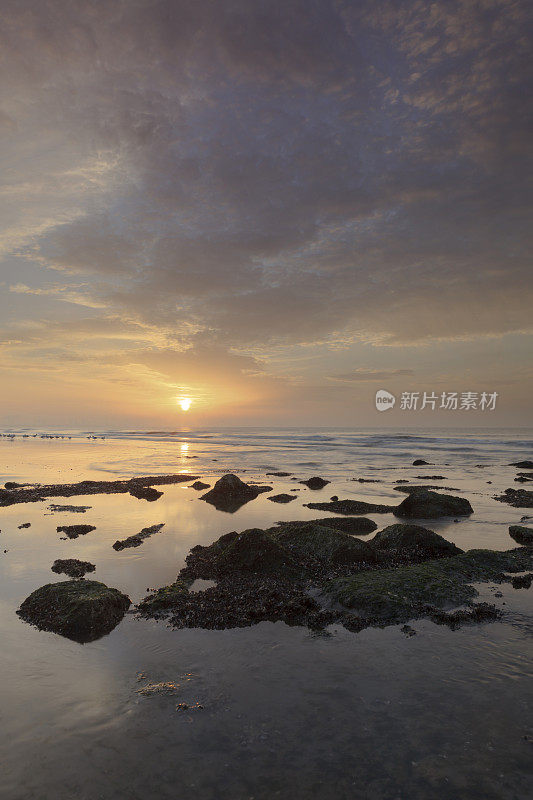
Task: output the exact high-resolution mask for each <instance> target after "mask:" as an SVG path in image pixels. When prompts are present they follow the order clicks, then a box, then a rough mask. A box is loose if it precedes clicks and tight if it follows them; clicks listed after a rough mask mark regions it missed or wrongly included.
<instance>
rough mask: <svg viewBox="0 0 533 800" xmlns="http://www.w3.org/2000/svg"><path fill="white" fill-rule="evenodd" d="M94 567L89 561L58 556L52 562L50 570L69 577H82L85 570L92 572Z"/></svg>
mask: <svg viewBox="0 0 533 800" xmlns="http://www.w3.org/2000/svg"><path fill="white" fill-rule="evenodd" d="M95 569H96V567H95V565H94V564H91V562H90V561H79V560H78V559H77V558H58V559H56V560H55V561H54V563H53V564H52V572H57V574H58V575H60V574H61V573H63V574H64V575H68V576H69V578H83V576H84V575H85V574H86V573H87V572H94V571H95Z"/></svg>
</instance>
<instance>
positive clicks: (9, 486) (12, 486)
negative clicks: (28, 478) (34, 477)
mask: <svg viewBox="0 0 533 800" xmlns="http://www.w3.org/2000/svg"><path fill="white" fill-rule="evenodd" d="M30 485H31V484H29V483H15V481H8V482H7V483H4V488H5V489H22V488H23V487H24V486H30Z"/></svg>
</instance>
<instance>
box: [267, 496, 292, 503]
mask: <svg viewBox="0 0 533 800" xmlns="http://www.w3.org/2000/svg"><path fill="white" fill-rule="evenodd" d="M267 499H268V500H272V502H273V503H290V502H291V500H296V495H295V494H275V495H273V496H272V497H269V498H267Z"/></svg>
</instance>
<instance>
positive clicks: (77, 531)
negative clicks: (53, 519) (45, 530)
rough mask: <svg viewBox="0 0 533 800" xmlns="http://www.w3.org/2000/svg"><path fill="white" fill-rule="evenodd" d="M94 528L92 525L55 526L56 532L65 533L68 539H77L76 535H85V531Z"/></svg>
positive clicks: (93, 529) (87, 531)
mask: <svg viewBox="0 0 533 800" xmlns="http://www.w3.org/2000/svg"><path fill="white" fill-rule="evenodd" d="M95 530H96V528H95V526H94V525H59V527H57V528H56V531H57V532H58V533H66V534H67V536H68V538H69V539H77V538H78V536H85V534H86V533H90V532H91V531H95Z"/></svg>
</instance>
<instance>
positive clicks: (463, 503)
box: [394, 490, 474, 519]
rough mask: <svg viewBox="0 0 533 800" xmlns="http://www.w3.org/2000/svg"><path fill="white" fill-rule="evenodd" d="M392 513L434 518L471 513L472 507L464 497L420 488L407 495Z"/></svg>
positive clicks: (398, 515) (402, 515)
mask: <svg viewBox="0 0 533 800" xmlns="http://www.w3.org/2000/svg"><path fill="white" fill-rule="evenodd" d="M394 513H395V515H396V516H397V517H418V518H423V519H436V518H437V517H449V516H454V515H460V516H463V515H467V514H473V513H474V509H473V508H472V506H471V505H470V503H469V502H468V500H465V498H464V497H454V496H453V495H451V494H437V493H436V492H429V491H426V490H422V491H419V492H413V493H412V494H409V495H407V497H406V498H405V500H403V501H402V502H401V503H400V505H399V506H398V507H397V509H396V510H395V512H394Z"/></svg>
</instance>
